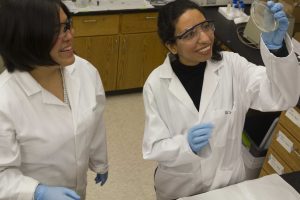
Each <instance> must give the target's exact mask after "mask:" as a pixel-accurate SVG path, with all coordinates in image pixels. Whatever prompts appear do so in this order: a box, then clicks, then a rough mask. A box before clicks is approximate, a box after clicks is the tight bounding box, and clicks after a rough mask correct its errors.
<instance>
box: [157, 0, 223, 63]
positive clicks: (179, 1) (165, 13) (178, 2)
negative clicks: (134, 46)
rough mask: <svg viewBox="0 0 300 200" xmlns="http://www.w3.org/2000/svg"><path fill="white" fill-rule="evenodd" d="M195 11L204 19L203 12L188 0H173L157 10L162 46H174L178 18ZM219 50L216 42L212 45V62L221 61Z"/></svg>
mask: <svg viewBox="0 0 300 200" xmlns="http://www.w3.org/2000/svg"><path fill="white" fill-rule="evenodd" d="M190 9H196V10H199V12H201V13H202V14H203V15H204V17H205V18H206V15H205V12H204V10H203V9H202V8H201V7H200V6H199V5H198V4H197V3H195V2H192V1H190V0H175V1H172V2H170V3H168V4H166V5H164V6H162V7H161V8H160V9H159V13H158V21H157V27H158V35H159V37H160V39H161V41H162V43H163V44H174V43H175V42H176V40H175V39H174V34H175V26H176V23H177V22H178V19H179V18H180V16H181V15H182V14H183V13H184V12H185V11H187V10H190ZM220 51H221V48H220V47H219V45H217V43H216V42H214V44H213V52H212V58H211V59H212V60H214V61H220V60H222V54H221V53H220Z"/></svg>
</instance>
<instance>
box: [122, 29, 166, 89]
mask: <svg viewBox="0 0 300 200" xmlns="http://www.w3.org/2000/svg"><path fill="white" fill-rule="evenodd" d="M165 55H166V50H165V49H164V48H163V47H162V44H161V43H160V41H159V39H158V36H157V33H156V32H150V33H138V34H125V35H122V36H120V49H119V63H118V76H117V89H130V88H139V87H143V85H144V82H145V80H146V79H147V77H148V75H149V74H150V72H151V71H152V70H153V69H154V68H156V67H157V66H158V65H160V64H161V63H162V62H163V60H164V58H165Z"/></svg>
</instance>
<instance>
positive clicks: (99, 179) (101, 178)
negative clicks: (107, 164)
mask: <svg viewBox="0 0 300 200" xmlns="http://www.w3.org/2000/svg"><path fill="white" fill-rule="evenodd" d="M107 177H108V172H106V173H105V174H97V176H96V178H95V181H96V184H98V183H100V185H101V186H102V185H104V184H105V182H106V180H107Z"/></svg>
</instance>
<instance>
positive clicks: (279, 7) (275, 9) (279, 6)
mask: <svg viewBox="0 0 300 200" xmlns="http://www.w3.org/2000/svg"><path fill="white" fill-rule="evenodd" d="M282 8H283V5H282V4H281V3H275V4H274V5H273V6H272V7H271V8H270V9H271V11H272V12H273V13H276V12H278V11H281V10H282Z"/></svg>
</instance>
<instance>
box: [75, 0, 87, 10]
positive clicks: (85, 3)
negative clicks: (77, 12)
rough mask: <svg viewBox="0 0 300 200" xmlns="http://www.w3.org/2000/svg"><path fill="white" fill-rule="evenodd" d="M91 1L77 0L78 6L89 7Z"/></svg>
mask: <svg viewBox="0 0 300 200" xmlns="http://www.w3.org/2000/svg"><path fill="white" fill-rule="evenodd" d="M89 2H90V1H89V0H76V6H77V7H80V8H83V7H87V6H88V5H89Z"/></svg>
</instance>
